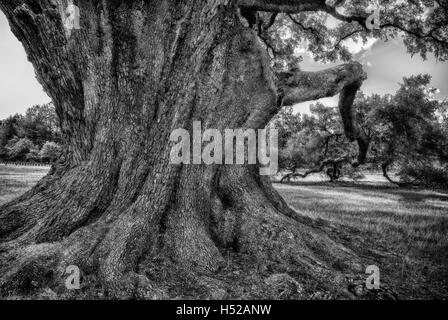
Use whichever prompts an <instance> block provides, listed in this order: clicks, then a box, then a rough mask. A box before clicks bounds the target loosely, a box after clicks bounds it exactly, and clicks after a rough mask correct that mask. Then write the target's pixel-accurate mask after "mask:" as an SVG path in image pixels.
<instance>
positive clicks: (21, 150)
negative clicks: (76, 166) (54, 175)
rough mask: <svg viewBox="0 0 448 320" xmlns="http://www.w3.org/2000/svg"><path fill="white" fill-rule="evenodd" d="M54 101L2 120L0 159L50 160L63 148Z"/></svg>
mask: <svg viewBox="0 0 448 320" xmlns="http://www.w3.org/2000/svg"><path fill="white" fill-rule="evenodd" d="M61 140H62V139H61V130H60V126H59V122H58V118H57V115H56V112H55V108H54V105H53V104H52V103H47V104H43V105H35V106H32V107H30V108H28V109H27V111H26V112H25V115H20V114H15V115H13V116H10V117H8V118H7V119H5V120H0V161H13V162H35V163H51V162H53V161H55V160H56V159H57V158H58V157H59V155H60V153H61V151H62V148H61Z"/></svg>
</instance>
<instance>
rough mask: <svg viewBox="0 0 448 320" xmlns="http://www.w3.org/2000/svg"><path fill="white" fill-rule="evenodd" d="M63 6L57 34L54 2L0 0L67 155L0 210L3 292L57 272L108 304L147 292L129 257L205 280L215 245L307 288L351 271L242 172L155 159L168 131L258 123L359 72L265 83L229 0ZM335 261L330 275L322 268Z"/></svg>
mask: <svg viewBox="0 0 448 320" xmlns="http://www.w3.org/2000/svg"><path fill="white" fill-rule="evenodd" d="M76 4H77V5H78V6H79V7H80V11H81V30H73V32H72V34H71V35H70V36H69V35H68V33H67V30H65V29H64V27H63V24H62V20H61V19H62V18H61V16H62V13H63V11H64V8H65V7H66V5H67V2H66V1H51V0H41V1H32V0H29V1H16V0H12V1H11V0H8V1H6V0H1V1H0V9H1V10H2V11H3V12H4V13H5V14H6V16H7V17H8V20H9V21H10V25H11V28H12V31H13V32H14V34H15V35H16V36H17V37H18V39H19V40H20V41H21V42H22V43H23V45H24V47H25V50H26V52H27V54H28V57H29V60H30V61H31V62H32V63H33V65H34V67H35V69H36V73H37V77H38V79H39V81H40V82H41V83H42V85H43V86H44V88H45V90H46V92H47V93H48V94H49V95H50V97H51V98H52V99H53V101H54V103H55V105H56V109H57V113H58V115H59V117H60V120H61V126H62V129H63V133H64V135H65V140H66V146H67V149H66V153H65V155H64V157H63V159H61V161H59V162H58V163H57V164H56V165H54V166H53V168H52V170H51V172H50V173H49V175H48V176H47V177H46V178H44V179H43V180H42V181H41V182H40V183H39V184H38V185H37V186H36V187H35V188H33V189H32V190H31V191H29V192H28V193H26V194H25V195H24V196H22V197H20V198H18V199H17V200H15V201H13V202H12V203H9V204H7V205H4V206H2V207H0V287H1V289H2V290H3V292H11V291H13V290H17V289H20V290H27V288H29V287H30V283H31V281H35V282H36V281H37V282H39V283H40V285H42V286H44V285H48V286H57V285H58V284H59V285H60V284H61V283H63V282H62V280H61V279H62V278H61V276H62V274H63V272H64V270H65V268H66V267H67V266H69V265H77V266H79V267H80V269H81V270H83V272H84V273H85V274H96V275H98V279H99V280H100V282H101V284H102V285H103V287H104V288H105V290H107V291H108V292H109V294H110V295H111V296H114V297H119V298H125V297H143V298H161V297H163V294H162V293H160V292H159V291H158V289H157V288H156V287H155V286H154V285H153V284H152V283H151V282H150V281H149V280H148V278H146V277H145V276H143V275H142V274H139V273H138V266H139V263H140V262H141V261H142V260H143V259H145V258H146V257H148V256H154V255H160V254H163V255H164V256H166V257H169V258H170V259H172V260H173V261H174V262H175V263H178V264H179V265H181V266H183V267H185V268H193V269H195V270H197V271H198V272H215V271H217V270H219V268H220V266H221V265H222V263H223V261H224V258H223V256H222V250H223V249H232V250H236V251H238V252H241V253H247V254H250V255H253V256H255V257H257V258H258V259H260V260H262V259H269V260H270V261H275V262H278V263H280V264H285V265H286V264H287V265H289V266H293V267H294V268H296V269H300V270H303V272H306V273H309V274H310V275H311V276H313V277H315V278H317V279H321V280H322V281H326V280H330V281H336V282H338V281H341V283H342V282H343V279H344V277H342V276H341V277H335V276H334V275H335V274H341V275H342V274H343V273H346V274H353V273H355V272H360V271H361V265H360V263H359V260H358V258H357V257H355V256H354V254H353V253H352V252H351V251H350V250H348V249H346V248H345V247H343V246H342V245H340V244H338V243H337V242H335V241H334V240H332V239H331V238H330V237H329V235H327V234H326V233H325V232H324V231H323V229H322V228H320V227H319V226H317V225H315V224H314V223H313V222H312V221H310V220H307V219H305V218H303V217H301V216H300V215H299V214H298V213H296V212H294V211H293V210H291V209H290V208H289V207H288V206H287V205H286V204H285V202H284V201H283V200H282V199H281V197H280V196H279V195H278V194H277V193H276V192H275V191H274V189H273V188H272V187H271V186H270V184H269V183H267V182H266V181H265V180H264V178H261V177H259V176H258V173H257V168H255V167H250V166H229V167H225V166H222V167H218V166H205V165H204V166H203V165H191V166H174V165H171V164H170V159H169V155H170V151H171V147H172V145H171V144H170V143H169V136H170V134H171V132H172V131H173V130H175V129H178V128H187V129H188V128H191V126H192V123H193V120H200V121H202V124H203V127H204V129H205V128H216V129H219V130H224V129H225V128H254V129H257V128H264V127H265V126H266V124H267V123H268V122H269V121H270V119H271V118H272V116H273V115H274V114H275V113H276V112H278V110H279V108H280V107H281V105H286V104H288V103H295V102H296V101H297V100H307V99H308V100H309V99H311V98H318V97H319V96H328V95H334V94H337V93H338V92H339V91H341V90H342V91H343V90H344V88H345V87H346V86H347V84H352V83H353V82H356V83H359V81H360V79H361V80H362V79H363V78H364V76H363V73H362V70H361V69H360V68H359V66H358V65H352V64H350V65H345V66H341V67H338V68H337V69H335V70H333V71H329V72H327V73H325V72H322V73H319V74H317V75H315V76H316V77H319V78H321V79H322V82H321V83H320V82H319V81H317V82H316V80H315V79H314V80H313V79H310V77H311V76H312V75H311V74H303V75H301V76H297V75H292V74H291V75H282V76H281V77H280V78H277V77H276V76H275V75H274V74H273V73H272V72H271V69H270V67H269V60H268V57H267V55H266V51H265V50H264V48H263V47H262V45H261V43H260V41H259V40H258V38H257V36H256V33H255V32H254V31H253V30H251V29H250V28H247V27H245V26H244V25H243V23H242V22H241V20H240V17H239V16H238V10H237V8H236V7H235V6H234V4H232V2H229V1H224V0H222V1H219V0H215V1H183V2H182V1H162V0H155V1H151V2H149V1H77V3H76ZM279 83H283V84H284V83H286V84H285V86H284V89H285V90H282V94H283V98H284V99H283V102H284V103H283V104H281V105H279V104H278V101H279V99H278V97H277V92H278V85H279ZM288 86H289V87H288ZM292 86H295V87H297V86H299V87H300V88H299V89H292ZM312 86H314V88H312ZM288 88H289V89H288ZM319 90H320V91H319ZM349 98H350V97H349ZM342 105H343V103H342ZM349 105H350V106H351V104H350V103H349ZM350 106H349V107H350ZM343 110H346V109H343ZM344 112H345V111H344ZM352 129H353V128H351V127H350V125H349V124H347V130H348V131H350V130H352ZM351 138H353V139H356V138H357V136H356V132H355V135H352V136H351ZM340 261H343V262H344V263H343V264H344V268H343V269H344V272H343V273H341V271H340V268H335V267H334V265H335V263H337V262H338V265H340V263H339V262H340ZM336 270H339V271H336ZM340 287H341V290H345V289H343V288H345V287H346V286H344V285H343V284H341V286H340Z"/></svg>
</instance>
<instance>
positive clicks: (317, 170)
mask: <svg viewBox="0 0 448 320" xmlns="http://www.w3.org/2000/svg"><path fill="white" fill-rule="evenodd" d="M345 162H349V158H348V157H342V158H338V159H327V160H325V161H323V162H322V163H321V164H320V165H319V167H317V168H314V169H311V170H308V171H306V172H305V173H299V172H292V173H289V174H287V175H285V176H284V177H283V178H282V179H281V180H280V183H284V182H285V181H286V180H288V181H290V180H291V179H292V178H296V177H299V178H302V179H305V178H306V177H308V176H309V175H311V174H313V173H320V172H322V171H324V169H325V167H327V166H329V165H332V166H333V167H336V166H340V165H341V164H343V163H345Z"/></svg>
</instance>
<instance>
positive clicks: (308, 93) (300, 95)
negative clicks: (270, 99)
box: [277, 62, 370, 166]
mask: <svg viewBox="0 0 448 320" xmlns="http://www.w3.org/2000/svg"><path fill="white" fill-rule="evenodd" d="M277 77H278V88H279V91H280V95H281V103H280V105H279V107H280V108H281V107H284V106H292V105H295V104H298V103H301V102H306V101H311V100H318V99H321V98H326V97H332V96H335V95H337V94H338V93H340V98H339V110H340V113H341V117H342V121H343V123H344V131H345V135H346V136H347V138H349V139H350V140H351V141H357V142H358V146H359V157H358V161H357V163H354V166H358V165H359V164H362V163H364V162H365V160H366V156H367V151H368V148H369V144H370V141H369V138H368V137H367V136H366V135H365V134H364V133H363V131H362V130H360V128H359V126H358V124H357V121H356V111H355V110H354V109H353V102H354V100H355V97H356V93H357V92H358V90H359V89H360V87H361V84H362V83H363V81H364V80H365V79H366V78H367V75H366V73H365V72H364V71H363V69H362V66H361V64H359V63H357V62H356V63H348V64H343V65H340V66H337V67H334V68H330V69H326V70H323V71H318V72H304V71H300V70H293V71H290V72H283V73H279V74H278V76H277Z"/></svg>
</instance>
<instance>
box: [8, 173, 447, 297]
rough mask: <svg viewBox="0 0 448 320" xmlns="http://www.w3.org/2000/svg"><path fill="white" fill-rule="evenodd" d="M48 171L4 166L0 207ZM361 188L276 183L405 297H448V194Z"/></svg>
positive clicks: (374, 185) (377, 185)
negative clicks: (329, 225)
mask: <svg viewBox="0 0 448 320" xmlns="http://www.w3.org/2000/svg"><path fill="white" fill-rule="evenodd" d="M47 171H48V168H34V167H13V166H4V165H0V204H3V203H5V202H7V201H10V200H12V199H13V198H14V197H16V196H19V195H21V194H23V193H24V192H25V191H26V190H28V189H29V188H31V187H32V186H33V185H34V184H35V183H36V182H37V181H38V180H39V179H40V178H41V177H42V176H44V175H45V174H46V172H47ZM371 180H372V181H370V182H369V181H362V182H361V183H358V184H353V183H349V182H340V183H337V184H329V183H326V182H322V181H310V180H307V181H302V182H300V183H296V184H288V185H281V184H276V185H275V186H276V188H277V189H278V190H279V192H280V193H281V194H282V195H283V197H284V198H285V199H286V201H287V202H288V203H289V204H290V205H291V206H292V207H294V208H295V209H296V210H297V211H298V212H300V213H301V214H304V215H306V216H309V217H311V218H313V219H317V220H319V219H322V220H326V221H329V222H330V223H332V224H334V225H336V226H339V227H340V230H341V234H339V235H338V239H339V240H341V239H342V240H343V241H344V245H346V246H347V247H349V248H350V249H352V250H353V251H355V252H356V253H357V254H358V255H359V256H361V257H362V259H364V261H367V262H370V263H371V264H376V265H378V267H379V268H380V271H381V279H382V280H384V281H385V282H386V283H388V284H389V286H390V287H393V288H394V292H396V293H397V295H398V297H399V298H408V299H410V298H442V299H447V298H448V193H446V192H436V191H430V190H410V189H398V188H395V187H393V186H390V185H387V184H385V183H383V182H381V181H379V180H377V179H375V178H372V179H371Z"/></svg>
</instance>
